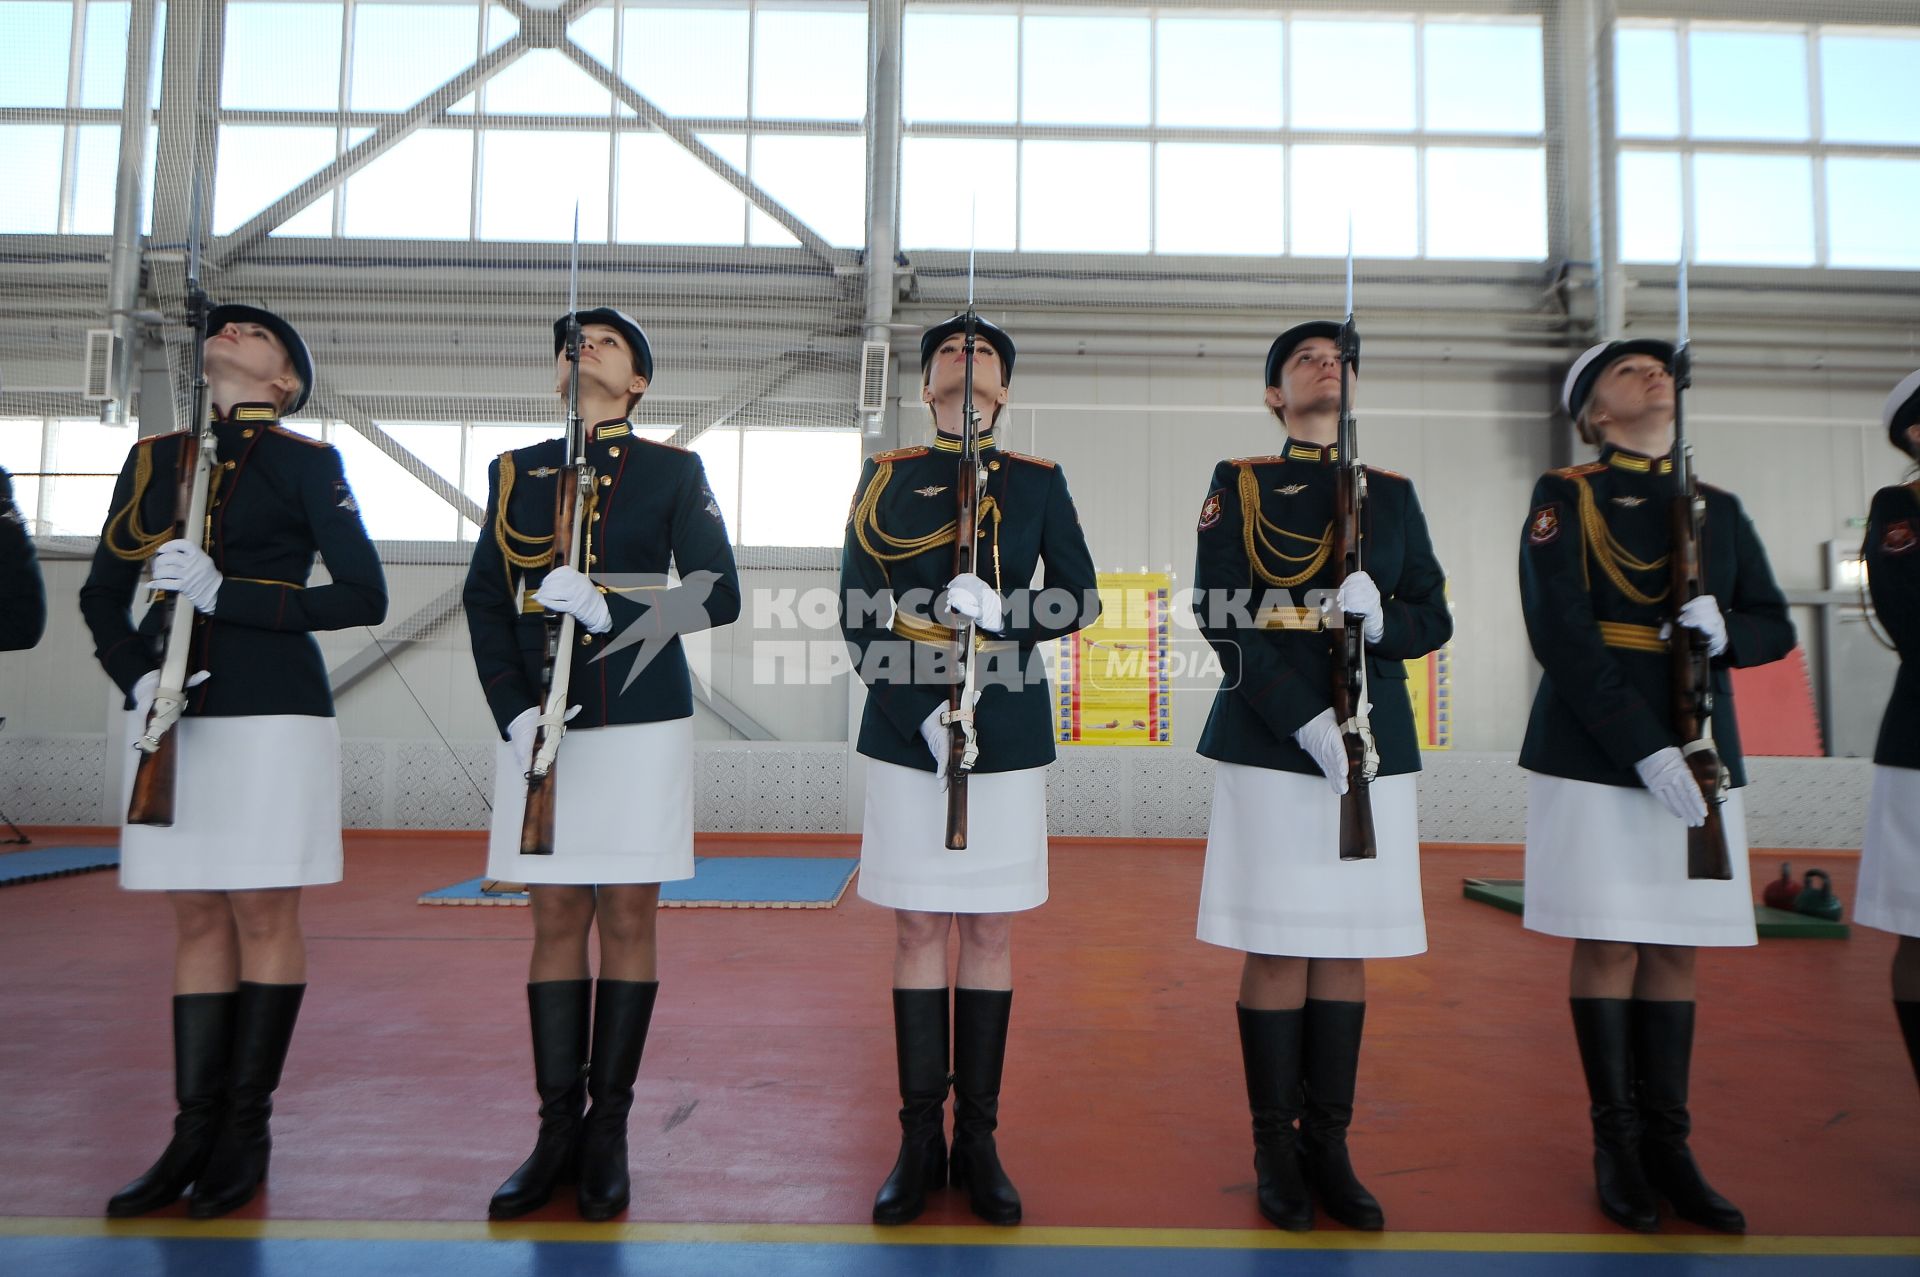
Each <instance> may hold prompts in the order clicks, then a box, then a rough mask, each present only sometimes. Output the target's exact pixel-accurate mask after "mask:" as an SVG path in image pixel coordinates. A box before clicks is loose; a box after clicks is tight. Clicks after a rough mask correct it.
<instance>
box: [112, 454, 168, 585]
mask: <svg viewBox="0 0 1920 1277" xmlns="http://www.w3.org/2000/svg"><path fill="white" fill-rule="evenodd" d="M151 482H153V449H152V448H141V449H139V450H138V451H137V452H136V453H135V454H134V462H133V499H132V500H131V501H128V502H127V504H126V505H124V506H122V507H121V508H120V509H118V510H115V511H114V512H113V517H112V518H110V519H108V520H107V527H106V530H105V531H104V532H102V533H101V534H100V544H102V545H104V546H106V547H107V549H108V550H109V551H111V552H112V554H113V556H114V557H115V558H116V559H120V560H122V561H124V562H127V563H142V562H145V561H146V560H148V559H150V558H152V557H153V552H154V551H155V550H158V549H159V548H160V547H161V546H162V545H163V544H165V543H166V542H167V541H169V540H171V539H172V537H173V528H172V527H171V526H168V527H165V528H162V529H161V530H160V531H158V532H149V531H147V529H146V526H145V525H144V524H142V523H141V522H140V502H141V499H142V498H144V497H145V496H146V495H147V485H148V484H149V483H151ZM122 527H124V528H125V529H126V533H127V536H128V538H129V539H130V540H131V541H132V546H131V547H130V548H122V547H121V545H120V544H119V538H118V537H117V536H116V535H115V529H117V528H122Z"/></svg>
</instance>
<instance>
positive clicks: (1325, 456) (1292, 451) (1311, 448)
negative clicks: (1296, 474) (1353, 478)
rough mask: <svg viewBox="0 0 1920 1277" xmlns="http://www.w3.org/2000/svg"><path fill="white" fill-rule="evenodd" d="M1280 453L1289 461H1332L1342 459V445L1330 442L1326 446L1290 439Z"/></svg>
mask: <svg viewBox="0 0 1920 1277" xmlns="http://www.w3.org/2000/svg"><path fill="white" fill-rule="evenodd" d="M1280 455H1281V456H1283V457H1285V458H1286V459H1287V460H1288V461H1317V462H1323V463H1332V462H1335V461H1338V460H1340V445H1339V444H1337V443H1330V444H1327V445H1325V446H1324V447H1323V446H1321V445H1320V444H1317V443H1301V442H1299V441H1298V440H1295V439H1291V438H1290V439H1288V440H1287V444H1286V447H1284V448H1282V449H1280Z"/></svg>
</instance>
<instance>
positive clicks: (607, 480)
mask: <svg viewBox="0 0 1920 1277" xmlns="http://www.w3.org/2000/svg"><path fill="white" fill-rule="evenodd" d="M600 486H601V487H603V488H611V487H612V486H613V476H612V475H610V474H603V475H601V476H600Z"/></svg>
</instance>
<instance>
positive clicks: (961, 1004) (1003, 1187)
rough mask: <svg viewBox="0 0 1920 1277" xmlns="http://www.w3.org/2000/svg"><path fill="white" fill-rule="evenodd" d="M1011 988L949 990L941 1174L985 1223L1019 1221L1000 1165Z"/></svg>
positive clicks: (1016, 1205) (1016, 1202)
mask: <svg viewBox="0 0 1920 1277" xmlns="http://www.w3.org/2000/svg"><path fill="white" fill-rule="evenodd" d="M1012 1010H1013V991H1012V990H1011V989H958V988H957V989H955V990H954V991H953V1156H952V1157H951V1158H950V1159H949V1160H948V1163H947V1176H948V1178H949V1179H950V1180H951V1181H952V1183H953V1186H954V1187H955V1188H964V1189H965V1190H966V1191H967V1205H968V1206H970V1207H972V1208H973V1213H974V1214H975V1215H978V1216H979V1217H980V1218H981V1219H984V1220H986V1221H987V1222H988V1223H989V1224H1017V1223H1019V1222H1020V1194H1019V1192H1018V1191H1016V1190H1015V1189H1014V1187H1013V1181H1012V1180H1010V1179H1008V1178H1007V1172H1006V1171H1005V1170H1004V1169H1002V1167H1001V1165H1000V1151H999V1149H998V1148H997V1147H995V1145H994V1141H993V1133H994V1131H995V1130H996V1129H997V1128H998V1126H999V1124H1000V1079H1001V1075H1002V1074H1003V1073H1004V1071H1005V1069H1006V1063H1007V1022H1008V1018H1009V1016H1010V1015H1011V1013H1012Z"/></svg>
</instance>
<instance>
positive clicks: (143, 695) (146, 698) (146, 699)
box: [133, 670, 212, 718]
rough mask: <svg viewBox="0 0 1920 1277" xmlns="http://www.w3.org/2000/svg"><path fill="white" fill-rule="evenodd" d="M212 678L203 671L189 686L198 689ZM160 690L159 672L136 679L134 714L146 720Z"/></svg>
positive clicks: (150, 671)
mask: <svg viewBox="0 0 1920 1277" xmlns="http://www.w3.org/2000/svg"><path fill="white" fill-rule="evenodd" d="M211 677H212V675H211V674H209V673H208V672H207V671H206V670H201V671H200V672H199V673H198V674H195V675H194V676H193V677H191V678H189V679H188V680H187V686H188V687H198V686H200V684H202V683H204V682H206V681H207V680H208V679H209V678H211ZM159 690H160V671H159V670H148V671H147V672H146V673H145V674H142V675H141V676H140V677H139V678H138V679H136V680H135V681H134V684H133V712H134V713H136V714H138V715H139V716H140V717H141V718H145V717H146V716H147V711H148V710H150V709H152V708H153V698H154V694H155V693H157V692H158V691H159ZM183 690H184V689H183Z"/></svg>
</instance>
